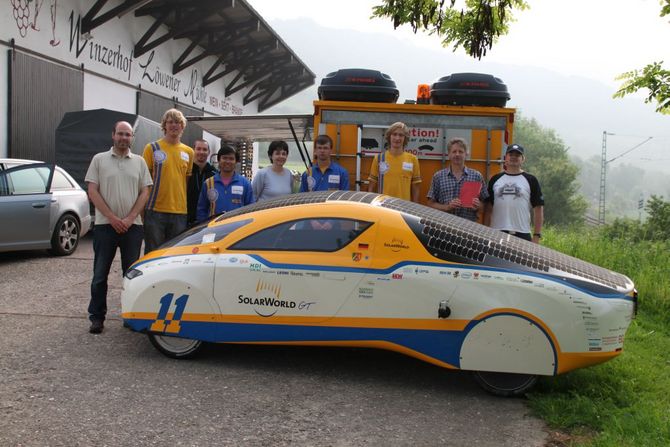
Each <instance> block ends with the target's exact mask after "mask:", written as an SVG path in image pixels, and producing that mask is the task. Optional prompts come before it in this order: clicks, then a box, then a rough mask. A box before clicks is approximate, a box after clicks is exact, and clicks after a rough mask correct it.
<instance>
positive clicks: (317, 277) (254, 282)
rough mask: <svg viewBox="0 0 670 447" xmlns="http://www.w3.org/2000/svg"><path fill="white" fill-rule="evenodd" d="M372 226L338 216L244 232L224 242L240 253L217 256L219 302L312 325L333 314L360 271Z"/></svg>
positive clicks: (235, 312)
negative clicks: (239, 239) (227, 242)
mask: <svg viewBox="0 0 670 447" xmlns="http://www.w3.org/2000/svg"><path fill="white" fill-rule="evenodd" d="M371 226H372V224H371V223H370V222H363V221H358V220H353V219H343V218H327V219H312V218H310V219H298V220H292V221H288V222H283V223H279V224H276V225H274V226H271V227H268V228H265V229H262V230H260V231H258V232H256V233H254V234H252V235H250V236H248V237H246V238H245V239H243V240H241V241H239V242H237V243H235V244H233V246H232V247H229V251H231V250H232V251H239V252H240V255H235V254H226V255H223V256H221V257H220V258H219V260H218V261H217V271H216V277H215V289H214V295H215V298H216V300H217V301H218V302H219V307H220V308H221V310H222V312H223V314H224V315H232V316H236V318H239V319H241V320H247V321H258V319H259V317H261V318H267V319H268V322H270V320H271V319H274V320H278V322H281V323H289V324H291V323H305V324H311V323H319V322H322V321H325V320H328V319H330V318H332V317H333V316H334V315H336V314H337V312H338V310H339V309H340V308H341V307H342V305H343V304H344V303H345V302H346V301H347V299H349V297H350V296H351V295H352V293H353V292H355V291H357V290H358V289H357V288H356V287H357V286H358V283H359V282H360V281H361V279H362V278H363V277H364V276H365V272H366V268H367V267H368V266H369V263H370V258H369V255H368V252H369V251H370V248H369V247H370V246H371V245H372V242H373V241H372V239H373V230H374V227H373V228H371ZM242 252H243V253H244V254H241V253H242ZM282 317H284V318H282Z"/></svg>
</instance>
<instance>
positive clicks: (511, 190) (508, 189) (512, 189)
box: [498, 183, 521, 199]
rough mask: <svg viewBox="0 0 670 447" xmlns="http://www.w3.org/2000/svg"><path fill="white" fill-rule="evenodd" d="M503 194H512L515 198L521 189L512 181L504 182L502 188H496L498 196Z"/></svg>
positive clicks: (519, 194) (518, 195)
mask: <svg viewBox="0 0 670 447" xmlns="http://www.w3.org/2000/svg"><path fill="white" fill-rule="evenodd" d="M503 196H514V198H515V199H516V198H517V197H520V196H521V189H520V188H519V186H518V185H515V184H514V183H506V184H505V185H504V186H503V187H502V188H500V189H499V190H498V197H503Z"/></svg>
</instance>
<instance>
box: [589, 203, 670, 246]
mask: <svg viewBox="0 0 670 447" xmlns="http://www.w3.org/2000/svg"><path fill="white" fill-rule="evenodd" d="M644 208H645V211H647V213H648V214H649V217H648V218H647V221H646V222H644V223H641V222H639V221H637V220H632V219H615V220H614V222H613V223H612V224H610V225H607V226H605V227H603V229H602V234H603V236H604V237H606V238H607V239H609V240H615V239H625V240H627V241H631V242H640V241H668V240H670V202H666V201H664V200H663V199H662V198H660V197H658V196H654V195H652V196H651V197H650V198H649V200H648V201H647V204H646V205H645V207H644Z"/></svg>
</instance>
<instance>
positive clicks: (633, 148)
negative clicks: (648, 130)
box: [605, 137, 654, 163]
mask: <svg viewBox="0 0 670 447" xmlns="http://www.w3.org/2000/svg"><path fill="white" fill-rule="evenodd" d="M652 138H654V137H647V139H646V140H644V141H643V142H642V143H639V144H636V145H635V146H633V147H631V148H630V149H628V150H627V151H626V152H624V153H623V154H620V155H617V156H616V157H614V158H612V159H611V160H607V161H606V162H605V163H611V162H613V161H614V160H616V159H617V158H621V157H623V156H624V155H626V154H628V153H630V152H632V151H634V150H635V149H637V148H638V147H640V146H642V145H643V144H644V143H646V142H647V141H649V140H651V139H652Z"/></svg>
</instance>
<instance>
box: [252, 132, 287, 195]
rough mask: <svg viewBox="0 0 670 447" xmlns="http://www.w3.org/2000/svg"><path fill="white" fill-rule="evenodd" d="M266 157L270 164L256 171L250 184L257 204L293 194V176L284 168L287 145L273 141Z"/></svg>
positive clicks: (283, 142)
mask: <svg viewBox="0 0 670 447" xmlns="http://www.w3.org/2000/svg"><path fill="white" fill-rule="evenodd" d="M268 156H269V157H270V161H271V162H272V164H271V165H270V166H266V167H265V168H263V169H261V170H260V171H258V172H257V173H256V175H254V179H253V181H252V182H251V187H252V189H253V190H254V197H255V198H256V201H257V202H260V201H261V200H267V199H273V198H275V197H279V196H283V195H286V194H291V193H292V192H293V175H292V174H291V171H289V170H288V169H286V168H285V167H284V163H286V160H287V159H288V144H286V142H285V141H273V142H272V143H270V147H269V148H268Z"/></svg>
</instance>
